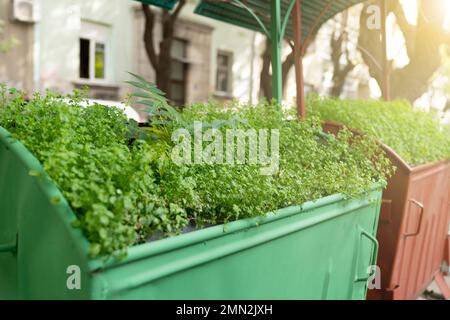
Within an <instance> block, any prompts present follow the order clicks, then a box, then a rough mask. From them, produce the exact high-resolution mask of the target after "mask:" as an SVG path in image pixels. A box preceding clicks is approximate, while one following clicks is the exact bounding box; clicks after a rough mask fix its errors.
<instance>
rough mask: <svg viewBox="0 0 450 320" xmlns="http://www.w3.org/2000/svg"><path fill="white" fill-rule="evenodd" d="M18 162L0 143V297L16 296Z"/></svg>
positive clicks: (18, 208) (10, 297) (18, 205)
mask: <svg viewBox="0 0 450 320" xmlns="http://www.w3.org/2000/svg"><path fill="white" fill-rule="evenodd" d="M18 166H19V164H18V163H17V161H14V155H13V153H12V152H11V150H9V148H8V147H7V145H5V144H2V143H0V176H1V179H0V204H1V205H0V221H1V223H0V248H1V249H0V299H2V298H3V299H14V298H17V288H18V282H17V224H18V221H17V217H18V212H19V211H20V203H19V202H18V201H14V200H15V199H17V196H18V195H17V190H18V187H19V184H18V183H17V181H18V180H19V179H20V177H18V176H17V171H18Z"/></svg>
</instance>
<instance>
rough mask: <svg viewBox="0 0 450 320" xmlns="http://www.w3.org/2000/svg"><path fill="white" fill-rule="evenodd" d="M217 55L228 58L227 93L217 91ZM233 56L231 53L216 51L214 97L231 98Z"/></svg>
mask: <svg viewBox="0 0 450 320" xmlns="http://www.w3.org/2000/svg"><path fill="white" fill-rule="evenodd" d="M219 55H224V56H227V57H228V66H227V76H228V91H220V90H218V89H217V87H218V83H217V72H218V71H219V68H220V66H219ZM233 60H234V54H233V52H232V51H226V50H217V54H216V70H215V73H216V74H215V82H216V83H215V86H214V91H215V94H216V95H220V96H232V95H233V63H234V61H233Z"/></svg>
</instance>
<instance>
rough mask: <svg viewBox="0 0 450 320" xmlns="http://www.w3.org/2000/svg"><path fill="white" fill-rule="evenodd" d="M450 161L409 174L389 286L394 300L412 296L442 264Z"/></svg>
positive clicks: (446, 231)
mask: <svg viewBox="0 0 450 320" xmlns="http://www.w3.org/2000/svg"><path fill="white" fill-rule="evenodd" d="M449 175H450V164H449V163H439V164H435V165H431V166H424V167H422V168H420V167H418V168H416V169H413V171H412V173H411V181H410V185H409V192H408V197H407V207H406V211H405V217H404V219H403V224H402V228H401V234H400V240H399V244H398V251H397V259H396V261H395V264H394V274H393V277H392V279H391V281H392V283H391V287H392V288H394V290H393V298H394V299H415V298H417V297H418V296H419V295H420V294H421V293H422V292H423V291H424V290H425V289H426V287H427V286H428V285H429V284H430V283H431V281H432V280H433V278H434V276H435V274H436V273H438V272H439V270H440V269H441V265H442V261H443V258H442V252H444V248H445V242H446V240H447V233H448V200H449V199H448V190H449V187H450V186H449V183H448V182H449Z"/></svg>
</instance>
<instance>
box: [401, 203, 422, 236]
mask: <svg viewBox="0 0 450 320" xmlns="http://www.w3.org/2000/svg"><path fill="white" fill-rule="evenodd" d="M409 201H410V202H412V203H413V204H415V205H416V206H418V207H419V208H420V217H419V223H418V226H417V230H416V231H415V232H412V233H405V234H404V236H405V237H415V236H417V235H418V234H419V233H420V230H421V229H422V220H423V211H424V206H423V204H422V203H421V202H419V201H417V200H415V199H410V200H409Z"/></svg>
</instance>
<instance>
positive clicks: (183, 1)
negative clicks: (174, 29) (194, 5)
mask: <svg viewBox="0 0 450 320" xmlns="http://www.w3.org/2000/svg"><path fill="white" fill-rule="evenodd" d="M185 4H186V0H180V1H179V2H178V5H177V7H176V8H175V10H174V11H173V12H172V14H171V15H170V20H172V23H173V22H175V20H176V19H177V18H178V15H179V14H180V11H181V9H183V7H184V5H185Z"/></svg>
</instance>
